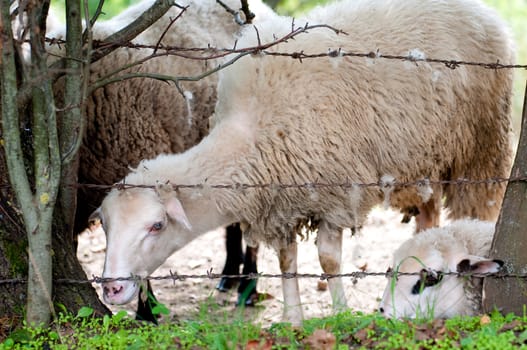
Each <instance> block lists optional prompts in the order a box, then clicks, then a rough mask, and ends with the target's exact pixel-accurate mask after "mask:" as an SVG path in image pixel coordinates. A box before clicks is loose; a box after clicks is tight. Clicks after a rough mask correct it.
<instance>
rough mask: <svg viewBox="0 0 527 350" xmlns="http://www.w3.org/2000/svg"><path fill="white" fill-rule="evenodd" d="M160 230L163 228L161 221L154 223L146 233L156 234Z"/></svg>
mask: <svg viewBox="0 0 527 350" xmlns="http://www.w3.org/2000/svg"><path fill="white" fill-rule="evenodd" d="M162 228H163V223H162V222H161V221H158V222H156V223H154V224H153V225H152V226H151V227H150V230H149V231H148V232H149V233H157V232H159V231H161V229H162Z"/></svg>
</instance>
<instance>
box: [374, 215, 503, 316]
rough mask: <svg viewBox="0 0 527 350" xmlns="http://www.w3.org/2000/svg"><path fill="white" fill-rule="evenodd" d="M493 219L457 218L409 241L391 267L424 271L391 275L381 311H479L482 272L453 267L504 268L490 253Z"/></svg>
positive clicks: (388, 313)
mask: <svg viewBox="0 0 527 350" xmlns="http://www.w3.org/2000/svg"><path fill="white" fill-rule="evenodd" d="M494 225H495V224H494V222H491V221H479V220H468V219H465V220H455V221H453V222H452V223H451V224H449V225H447V226H444V227H435V228H431V229H428V230H426V231H424V232H422V233H420V234H418V235H416V236H414V237H413V238H411V239H409V240H407V241H406V242H404V243H403V244H402V245H401V246H400V247H399V248H398V249H397V251H396V252H395V253H394V257H393V265H392V267H391V268H390V270H391V271H392V272H393V273H394V274H397V273H404V274H413V273H416V274H419V275H400V276H398V277H396V278H390V279H389V281H388V285H387V286H386V289H385V291H384V295H383V298H382V301H381V303H380V307H379V311H380V312H381V313H382V314H383V315H384V316H386V317H399V318H400V317H414V318H415V317H430V318H433V317H436V318H448V317H453V316H456V315H468V316H474V315H477V314H480V313H481V312H482V309H481V300H482V299H481V298H482V288H483V278H481V277H468V276H457V275H455V274H448V273H474V274H485V273H496V272H498V271H499V270H500V268H501V267H502V266H503V262H502V261H500V260H491V259H489V258H488V255H489V252H490V246H491V243H492V237H493V235H494ZM445 273H447V274H445Z"/></svg>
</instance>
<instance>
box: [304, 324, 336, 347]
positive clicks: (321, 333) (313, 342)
mask: <svg viewBox="0 0 527 350" xmlns="http://www.w3.org/2000/svg"><path fill="white" fill-rule="evenodd" d="M302 342H303V343H304V345H305V346H306V347H307V348H308V349H311V350H332V349H334V348H335V343H336V342H337V340H336V338H335V335H333V333H330V332H328V331H326V330H325V329H317V330H315V331H314V332H313V334H311V335H310V336H309V337H307V338H305V339H304V340H303V341H302Z"/></svg>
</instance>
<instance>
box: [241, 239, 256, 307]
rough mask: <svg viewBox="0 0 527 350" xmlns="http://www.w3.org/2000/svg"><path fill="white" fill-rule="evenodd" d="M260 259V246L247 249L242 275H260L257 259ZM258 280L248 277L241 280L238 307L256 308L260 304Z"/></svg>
mask: <svg viewBox="0 0 527 350" xmlns="http://www.w3.org/2000/svg"><path fill="white" fill-rule="evenodd" d="M257 257H258V246H256V247H249V246H246V247H245V256H244V259H243V269H242V275H248V274H250V273H258V268H257V265H256V259H257ZM256 281H257V280H256V279H250V278H247V277H242V278H240V285H239V286H238V302H237V303H236V305H238V306H241V305H245V306H254V305H255V304H256V303H257V302H258V292H257V291H256Z"/></svg>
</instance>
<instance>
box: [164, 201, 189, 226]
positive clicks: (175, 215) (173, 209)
mask: <svg viewBox="0 0 527 350" xmlns="http://www.w3.org/2000/svg"><path fill="white" fill-rule="evenodd" d="M164 203H165V207H166V209H167V213H168V216H170V217H171V218H172V219H174V220H176V221H177V222H179V223H180V224H182V225H183V226H185V227H186V228H187V230H192V225H191V224H190V221H189V220H188V218H187V214H186V213H185V210H184V209H183V206H182V205H181V202H180V201H179V199H177V198H176V197H175V196H172V197H170V198H168V199H166V200H165V202H164Z"/></svg>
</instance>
